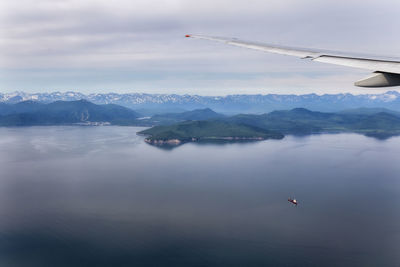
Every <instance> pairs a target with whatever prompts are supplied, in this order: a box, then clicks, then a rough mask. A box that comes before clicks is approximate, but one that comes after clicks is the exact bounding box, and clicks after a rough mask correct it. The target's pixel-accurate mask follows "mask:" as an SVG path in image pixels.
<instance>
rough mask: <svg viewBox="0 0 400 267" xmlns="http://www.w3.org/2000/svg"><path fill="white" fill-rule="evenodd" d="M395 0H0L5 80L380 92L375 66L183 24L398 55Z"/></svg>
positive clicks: (134, 87) (31, 85)
mask: <svg viewBox="0 0 400 267" xmlns="http://www.w3.org/2000/svg"><path fill="white" fill-rule="evenodd" d="M399 10H400V1H398V0H383V1H369V0H363V1H361V0H346V1H342V0H336V1H327V0H324V1H316V0H302V1H299V0H279V1H278V0H276V1H275V0H272V1H271V0H263V1H258V0H255V1H252V0H247V1H239V0H230V1H227V0H202V1H198V0H168V1H167V0H165V1H161V0H142V1H139V0H131V1H128V0H113V1H105V0H85V1H82V0H81V1H77V0H36V1H35V0H18V1H15V0H2V1H1V2H0V25H1V26H0V27H1V28H0V90H1V91H2V92H9V91H14V90H23V91H27V92H44V91H54V90H60V91H66V90H76V91H81V92H84V93H92V92H110V91H113V92H148V93H180V94H183V93H188V94H200V95H225V94H239V93H262V94H267V93H295V94H300V93H309V92H316V93H319V94H322V93H336V92H353V93H365V92H383V91H386V89H374V90H371V89H360V88H357V87H354V86H353V85H352V84H353V82H354V81H355V80H358V79H360V78H362V77H364V76H367V75H368V74H369V73H368V72H367V71H363V70H357V69H352V68H346V67H339V66H334V65H328V64H323V63H317V62H309V61H304V60H300V59H297V58H292V57H286V56H280V55H272V54H264V53H261V52H257V51H251V50H247V49H241V48H236V47H229V46H225V45H223V44H219V43H212V42H207V41H203V40H194V39H186V38H184V35H185V34H186V33H200V34H208V35H217V36H227V37H239V38H242V39H248V40H254V41H265V42H269V43H271V42H272V43H278V44H285V45H290V46H302V47H316V48H324V49H331V50H342V51H349V52H351V51H353V52H362V53H370V54H379V55H389V56H400V34H398V29H399V26H400V16H398V12H399Z"/></svg>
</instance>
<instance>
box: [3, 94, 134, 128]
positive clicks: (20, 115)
mask: <svg viewBox="0 0 400 267" xmlns="http://www.w3.org/2000/svg"><path fill="white" fill-rule="evenodd" d="M139 116H140V115H139V114H138V113H137V112H135V111H133V110H131V109H128V108H126V107H122V106H118V105H114V104H107V105H96V104H93V103H91V102H89V101H87V100H78V101H55V102H52V103H49V104H43V103H37V102H34V101H24V102H20V103H17V104H4V103H3V104H2V105H0V126H30V125H60V124H76V123H81V124H90V123H111V124H126V123H127V122H129V123H132V122H134V121H135V120H136V119H137V118H138V117H139Z"/></svg>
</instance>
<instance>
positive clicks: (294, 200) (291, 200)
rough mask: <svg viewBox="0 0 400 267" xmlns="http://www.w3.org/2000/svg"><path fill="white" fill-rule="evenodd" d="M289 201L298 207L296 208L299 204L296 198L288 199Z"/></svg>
mask: <svg viewBox="0 0 400 267" xmlns="http://www.w3.org/2000/svg"><path fill="white" fill-rule="evenodd" d="M288 201H289V202H290V203H292V204H294V205H296V206H297V204H298V202H297V200H296V199H295V198H293V199H291V198H288Z"/></svg>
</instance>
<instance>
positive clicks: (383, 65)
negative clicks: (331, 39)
mask: <svg viewBox="0 0 400 267" xmlns="http://www.w3.org/2000/svg"><path fill="white" fill-rule="evenodd" d="M186 37H189V38H196V39H205V40H211V41H217V42H221V43H224V44H229V45H234V46H239V47H245V48H249V49H254V50H259V51H262V52H270V53H276V54H282V55H288V56H295V57H299V58H302V59H310V60H312V61H318V62H323V63H330V64H336V65H342V66H348V67H353V68H360V69H366V70H371V71H373V73H372V75H371V76H368V77H367V78H364V79H362V80H359V81H357V82H355V83H354V85H356V86H360V87H387V86H398V85H400V59H393V60H391V59H390V60H387V59H380V58H377V57H373V56H367V57H365V56H352V55H347V54H345V53H341V52H332V51H325V50H316V49H306V48H295V47H287V46H280V45H273V44H264V43H256V42H248V41H242V40H239V39H236V38H223V37H211V36H204V35H191V34H188V35H186Z"/></svg>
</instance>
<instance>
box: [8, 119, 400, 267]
mask: <svg viewBox="0 0 400 267" xmlns="http://www.w3.org/2000/svg"><path fill="white" fill-rule="evenodd" d="M139 129H140V128H134V127H31V128H0V266H2V267H3V266H5V267H8V266H12V267H14V266H17V267H19V266H29V267H31V266H33V267H36V266H38V267H39V266H40V267H41V266H45V267H47V266H52V267H53V266H61V267H63V266H78V267H79V266H400V245H399V244H400V227H399V225H400V138H398V137H395V138H391V139H389V140H385V141H379V140H376V139H373V138H368V137H364V136H362V135H356V134H337V135H314V136H308V137H303V138H299V137H290V136H289V137H286V138H285V139H283V140H268V141H263V142H257V143H247V144H224V145H217V144H212V145H200V144H185V145H183V146H180V147H178V148H175V149H172V150H165V149H159V148H156V147H152V146H150V145H147V144H145V143H144V142H143V137H140V136H136V131H138V130H139ZM288 197H296V198H297V199H298V200H299V202H300V204H299V205H298V207H294V206H293V205H291V204H290V203H288V201H287V198H288Z"/></svg>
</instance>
